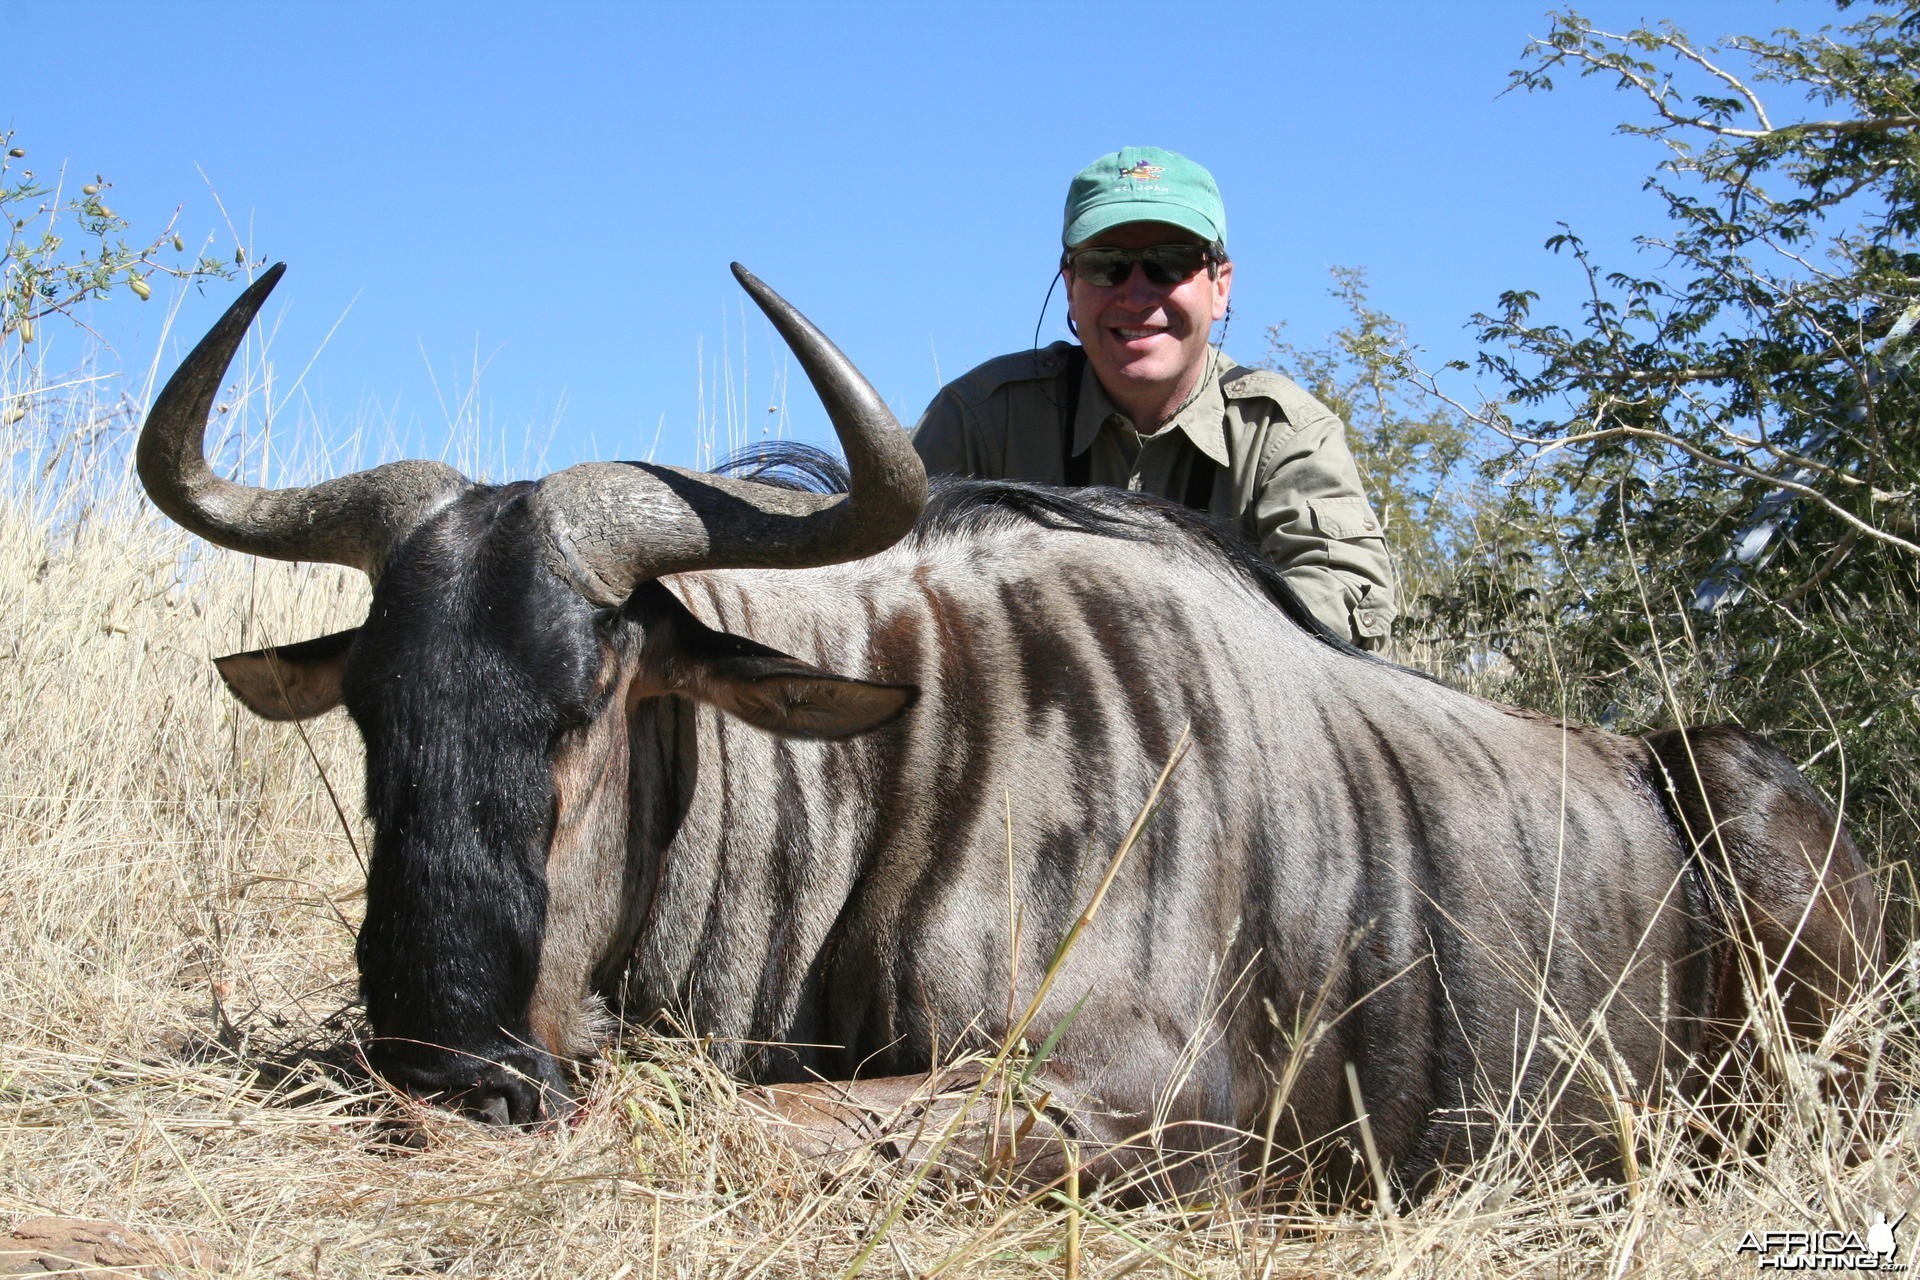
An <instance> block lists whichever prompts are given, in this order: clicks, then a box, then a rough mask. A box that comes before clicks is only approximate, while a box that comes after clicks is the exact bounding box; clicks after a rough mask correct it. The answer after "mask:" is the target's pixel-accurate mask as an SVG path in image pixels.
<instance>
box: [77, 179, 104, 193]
mask: <svg viewBox="0 0 1920 1280" xmlns="http://www.w3.org/2000/svg"><path fill="white" fill-rule="evenodd" d="M80 194H81V195H83V196H97V195H99V194H100V184H99V183H97V182H89V183H88V184H87V185H86V186H84V187H82V188H80Z"/></svg>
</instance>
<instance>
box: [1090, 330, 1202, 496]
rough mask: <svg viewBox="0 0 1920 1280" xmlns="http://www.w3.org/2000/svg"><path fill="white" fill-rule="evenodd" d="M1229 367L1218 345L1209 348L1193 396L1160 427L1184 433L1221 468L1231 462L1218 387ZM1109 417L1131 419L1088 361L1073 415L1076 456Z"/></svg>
mask: <svg viewBox="0 0 1920 1280" xmlns="http://www.w3.org/2000/svg"><path fill="white" fill-rule="evenodd" d="M1232 367H1233V361H1232V360H1230V359H1228V358H1227V356H1226V354H1225V353H1224V352H1222V351H1221V350H1220V349H1219V348H1218V347H1208V348H1207V367H1206V371H1205V372H1204V373H1202V374H1201V375H1200V385H1199V387H1198V388H1197V389H1196V390H1195V392H1194V396H1193V399H1191V400H1189V401H1187V403H1186V405H1185V407H1183V408H1182V409H1181V410H1180V412H1179V413H1177V414H1175V415H1174V416H1173V421H1171V422H1169V423H1167V424H1166V425H1165V426H1163V427H1161V428H1160V430H1161V431H1184V432H1186V435H1187V439H1188V440H1191V441H1192V442H1193V447H1194V448H1196V449H1198V450H1199V451H1200V452H1201V453H1204V454H1206V455H1207V456H1208V457H1209V458H1212V459H1213V460H1214V461H1215V462H1216V463H1218V464H1220V465H1221V466H1223V467H1224V466H1228V465H1230V463H1231V461H1232V459H1231V458H1229V456H1228V454H1227V435H1226V431H1225V430H1224V429H1223V428H1222V425H1221V423H1222V420H1223V419H1224V418H1225V416H1226V412H1227V398H1226V395H1225V394H1224V393H1223V392H1222V391H1221V390H1220V375H1221V373H1223V372H1224V371H1225V370H1227V369H1230V368H1232ZM1110 417H1119V418H1121V419H1124V420H1126V421H1128V422H1129V423H1131V422H1132V419H1130V418H1127V415H1126V414H1124V413H1122V412H1121V411H1120V410H1119V409H1117V408H1115V407H1114V403H1113V401H1112V400H1110V399H1108V398H1107V389H1106V388H1105V387H1103V386H1101V385H1100V379H1099V378H1097V377H1095V376H1094V373H1093V365H1092V364H1087V365H1086V366H1085V367H1084V368H1083V369H1082V370H1081V371H1080V408H1079V411H1078V412H1076V413H1075V414H1074V417H1073V452H1074V456H1075V457H1078V456H1079V455H1080V454H1083V453H1085V452H1086V451H1087V450H1088V449H1089V448H1091V447H1092V446H1093V441H1094V437H1095V436H1098V435H1099V434H1100V428H1101V427H1102V426H1104V425H1106V421H1107V419H1108V418H1110ZM1155 434H1158V433H1157V432H1156V433H1155Z"/></svg>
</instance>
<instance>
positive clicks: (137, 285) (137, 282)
mask: <svg viewBox="0 0 1920 1280" xmlns="http://www.w3.org/2000/svg"><path fill="white" fill-rule="evenodd" d="M127 288H129V289H131V290H133V296H134V297H136V298H138V299H140V301H142V302H145V301H146V300H147V299H148V298H151V297H152V296H153V286H151V285H149V284H148V283H147V282H146V281H145V280H141V279H139V278H138V277H136V278H134V279H132V280H129V281H127Z"/></svg>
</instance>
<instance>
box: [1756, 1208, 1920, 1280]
mask: <svg viewBox="0 0 1920 1280" xmlns="http://www.w3.org/2000/svg"><path fill="white" fill-rule="evenodd" d="M1906 1220H1907V1215H1906V1214H1904V1213H1903V1214H1901V1215H1900V1216H1899V1217H1897V1218H1895V1219H1894V1220H1893V1221H1892V1222H1888V1221H1887V1215H1886V1214H1884V1213H1876V1214H1874V1215H1873V1225H1872V1226H1870V1227H1868V1228H1867V1230H1866V1232H1865V1234H1864V1235H1862V1234H1861V1233H1860V1232H1857V1231H1749V1232H1747V1234H1745V1235H1744V1236H1741V1237H1740V1243H1739V1245H1738V1246H1737V1248H1736V1250H1735V1251H1736V1252H1737V1253H1739V1254H1741V1255H1742V1256H1744V1257H1749V1258H1751V1259H1752V1260H1753V1261H1754V1262H1755V1263H1756V1264H1757V1265H1758V1267H1759V1269H1760V1270H1762V1271H1905V1270H1906V1269H1907V1264H1906V1263H1905V1262H1898V1261H1895V1255H1896V1254H1898V1253H1899V1252H1900V1242H1899V1241H1898V1240H1896V1239H1894V1235H1893V1232H1894V1228H1896V1227H1898V1226H1899V1225H1900V1224H1901V1223H1903V1222H1905V1221H1906Z"/></svg>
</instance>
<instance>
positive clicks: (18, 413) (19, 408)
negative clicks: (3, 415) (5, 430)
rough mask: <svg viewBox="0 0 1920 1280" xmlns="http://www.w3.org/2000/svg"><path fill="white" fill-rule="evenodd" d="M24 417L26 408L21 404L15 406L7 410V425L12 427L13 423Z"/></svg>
mask: <svg viewBox="0 0 1920 1280" xmlns="http://www.w3.org/2000/svg"><path fill="white" fill-rule="evenodd" d="M26 416H27V406H25V405H23V404H17V405H15V406H13V408H11V409H9V410H7V425H8V426H12V425H13V424H14V423H16V422H18V421H20V419H22V418H24V417H26Z"/></svg>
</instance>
